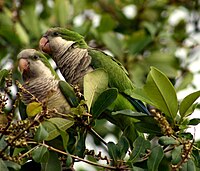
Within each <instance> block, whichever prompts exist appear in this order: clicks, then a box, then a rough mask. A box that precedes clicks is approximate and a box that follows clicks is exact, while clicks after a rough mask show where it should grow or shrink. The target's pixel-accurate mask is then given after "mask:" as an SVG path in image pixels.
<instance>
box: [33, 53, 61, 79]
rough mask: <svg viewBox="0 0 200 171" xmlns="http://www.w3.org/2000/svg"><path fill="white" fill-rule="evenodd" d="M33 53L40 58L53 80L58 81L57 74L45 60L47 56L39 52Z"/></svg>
mask: <svg viewBox="0 0 200 171" xmlns="http://www.w3.org/2000/svg"><path fill="white" fill-rule="evenodd" d="M35 53H36V54H37V55H38V56H39V57H40V60H41V61H42V62H43V63H44V65H45V66H47V67H48V68H49V69H50V71H51V73H52V75H54V76H55V78H56V79H57V80H59V76H58V74H57V73H56V71H55V70H54V69H53V68H52V66H51V65H50V63H49V61H48V59H47V56H48V55H47V54H43V53H42V52H40V51H36V52H35Z"/></svg>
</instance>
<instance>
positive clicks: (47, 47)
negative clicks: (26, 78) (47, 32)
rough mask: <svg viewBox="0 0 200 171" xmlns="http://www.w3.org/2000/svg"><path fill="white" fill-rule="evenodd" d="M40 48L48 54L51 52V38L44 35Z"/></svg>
mask: <svg viewBox="0 0 200 171" xmlns="http://www.w3.org/2000/svg"><path fill="white" fill-rule="evenodd" d="M39 48H40V50H42V51H43V52H45V53H47V54H51V53H52V52H51V48H50V45H49V40H48V38H47V37H45V36H43V37H42V38H41V39H40V41H39Z"/></svg>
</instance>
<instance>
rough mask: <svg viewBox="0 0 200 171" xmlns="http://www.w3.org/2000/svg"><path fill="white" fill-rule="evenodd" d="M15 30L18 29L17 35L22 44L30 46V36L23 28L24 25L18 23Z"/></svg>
mask: <svg viewBox="0 0 200 171" xmlns="http://www.w3.org/2000/svg"><path fill="white" fill-rule="evenodd" d="M15 29H16V34H17V35H18V37H19V39H20V41H21V43H22V44H25V45H26V44H29V43H30V42H29V36H28V34H27V33H26V31H25V29H24V27H22V25H21V24H20V23H19V22H17V23H15Z"/></svg>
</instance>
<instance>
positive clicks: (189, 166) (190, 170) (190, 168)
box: [180, 159, 197, 171]
mask: <svg viewBox="0 0 200 171" xmlns="http://www.w3.org/2000/svg"><path fill="white" fill-rule="evenodd" d="M196 170H197V168H196V166H195V164H194V162H193V160H192V159H189V160H188V161H187V162H186V163H183V164H182V167H181V168H180V171H196Z"/></svg>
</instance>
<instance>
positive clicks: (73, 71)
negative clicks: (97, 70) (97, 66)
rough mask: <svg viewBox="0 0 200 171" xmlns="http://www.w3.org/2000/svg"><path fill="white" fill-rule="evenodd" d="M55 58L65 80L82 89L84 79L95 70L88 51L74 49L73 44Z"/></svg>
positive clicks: (64, 48) (62, 48)
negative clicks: (91, 64)
mask: <svg viewBox="0 0 200 171" xmlns="http://www.w3.org/2000/svg"><path fill="white" fill-rule="evenodd" d="M53 56H54V59H55V61H56V64H57V66H58V68H59V69H60V71H61V73H62V75H63V76H64V78H65V80H66V81H67V82H68V83H70V84H72V85H79V86H81V88H82V84H83V77H84V76H85V75H86V74H87V73H88V72H91V71H92V70H93V69H92V67H91V66H90V63H91V57H90V56H89V55H88V51H87V49H81V48H77V47H73V44H71V46H62V47H61V48H60V49H59V50H58V51H57V52H55V53H54V54H53Z"/></svg>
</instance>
